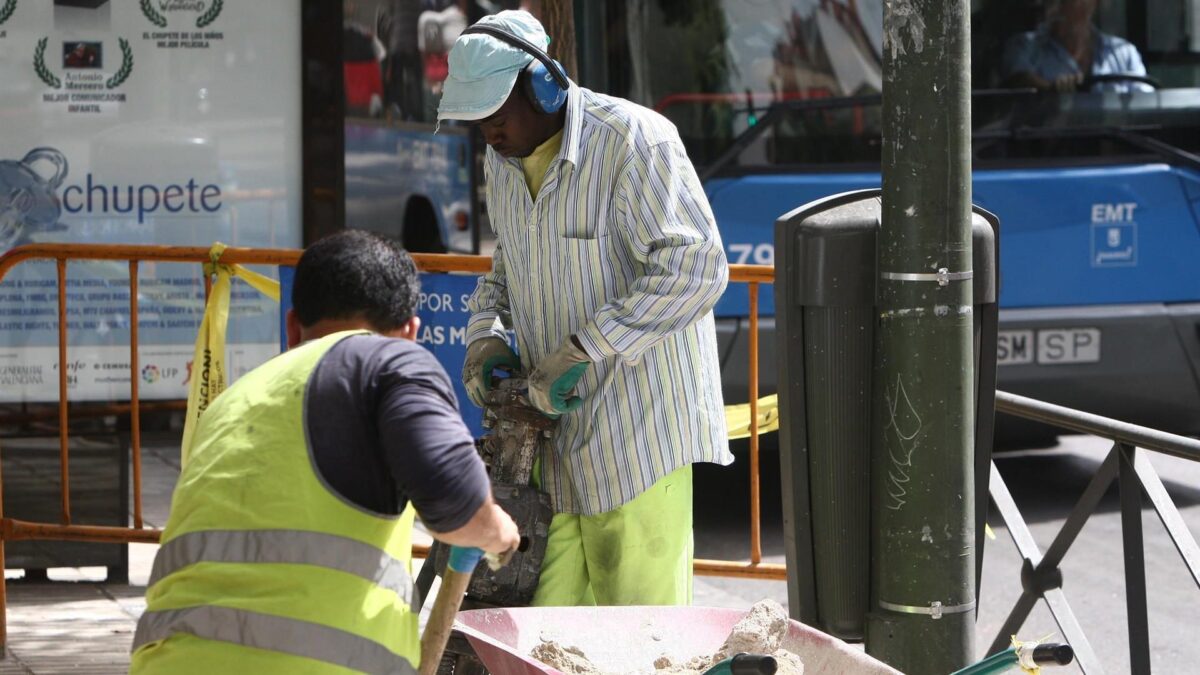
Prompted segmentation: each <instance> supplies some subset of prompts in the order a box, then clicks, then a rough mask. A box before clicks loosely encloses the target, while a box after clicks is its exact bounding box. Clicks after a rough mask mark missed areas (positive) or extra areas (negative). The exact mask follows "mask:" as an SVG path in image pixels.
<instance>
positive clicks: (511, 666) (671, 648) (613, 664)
mask: <svg viewBox="0 0 1200 675" xmlns="http://www.w3.org/2000/svg"><path fill="white" fill-rule="evenodd" d="M745 615H746V612H745V611H744V610H737V609H717V608H710V607H519V608H508V609H476V610H469V611H464V612H459V614H458V622H457V624H456V629H457V630H459V631H460V632H461V633H462V634H463V635H465V636H466V638H467V640H468V641H469V642H470V644H471V647H472V649H474V650H475V653H476V654H477V655H478V656H479V659H480V660H481V661H482V662H483V665H484V666H486V667H487V669H488V670H489V671H490V672H491V673H492V675H543V674H548V675H558V674H559V673H560V672H561V671H558V670H556V669H554V668H552V667H551V666H548V665H546V664H544V663H542V662H540V661H537V660H536V659H534V658H532V657H530V656H529V651H530V650H531V649H533V648H534V647H536V646H537V645H538V644H540V643H542V642H546V641H554V642H556V643H558V644H559V645H561V646H563V647H578V648H579V649H580V650H582V651H583V653H584V654H586V655H587V657H588V659H589V660H590V661H591V662H592V663H593V664H595V666H596V668H597V669H599V670H600V671H602V672H606V673H633V672H635V671H640V672H642V673H650V672H652V671H653V670H654V661H655V659H657V658H658V657H660V656H663V655H666V656H668V657H670V659H671V662H672V663H674V664H677V665H678V664H682V663H684V662H686V661H688V660H689V659H691V658H692V657H695V656H708V655H711V654H712V653H713V652H715V651H717V650H718V649H719V648H720V647H721V645H722V644H724V642H725V638H727V637H729V631H730V630H732V629H733V626H734V624H736V623H737V622H738V621H739V620H740V619H741V618H742V617H744V616H745ZM781 647H782V648H783V649H786V650H788V651H790V652H793V653H795V654H796V655H797V656H799V657H800V659H801V660H802V661H804V673H805V675H823V674H829V675H834V674H837V675H852V674H856V673H861V674H863V675H868V674H869V675H874V674H876V673H878V674H881V675H882V674H885V673H887V674H894V673H898V672H899V671H897V670H895V669H893V668H891V667H889V666H887V665H886V664H884V663H883V662H881V661H878V660H876V659H874V658H871V657H870V656H867V655H866V654H864V653H863V652H862V651H861V650H859V649H855V648H854V647H851V646H850V645H848V644H846V643H845V642H842V641H841V640H839V639H837V638H835V637H832V636H830V635H827V634H825V633H822V632H820V631H818V630H816V629H813V628H810V627H808V626H805V625H804V624H802V623H800V622H798V621H794V620H793V621H791V622H790V625H789V627H788V635H787V637H786V638H784V641H783V644H782V645H781Z"/></svg>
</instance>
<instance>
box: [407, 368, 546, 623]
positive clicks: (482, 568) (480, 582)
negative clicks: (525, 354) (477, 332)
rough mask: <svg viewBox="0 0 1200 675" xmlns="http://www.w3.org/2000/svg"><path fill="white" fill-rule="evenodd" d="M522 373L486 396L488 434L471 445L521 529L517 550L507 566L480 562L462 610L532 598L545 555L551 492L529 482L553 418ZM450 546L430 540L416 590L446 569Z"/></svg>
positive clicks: (424, 590) (517, 604) (519, 602)
mask: <svg viewBox="0 0 1200 675" xmlns="http://www.w3.org/2000/svg"><path fill="white" fill-rule="evenodd" d="M526 391H527V384H526V380H525V378H524V377H516V376H514V377H509V378H505V379H502V380H499V382H498V383H497V385H496V386H495V387H493V388H492V389H491V390H489V391H488V392H487V393H486V394H485V395H484V408H483V426H484V428H486V429H488V433H486V434H484V436H483V437H482V438H479V439H478V440H476V441H475V447H476V449H477V450H478V451H479V454H480V456H481V457H482V458H483V462H484V464H486V465H487V468H488V476H489V477H490V478H491V480H492V494H493V495H494V496H495V499H496V502H497V503H498V504H500V506H501V507H502V508H503V509H504V510H505V511H507V512H508V514H509V515H510V516H512V519H513V520H514V521H515V522H516V524H517V529H518V530H520V532H521V548H520V549H519V550H518V551H517V553H516V554H514V555H513V557H512V560H510V561H509V563H508V564H507V565H505V566H504V567H501V568H500V569H498V570H494V571H493V570H491V569H489V568H488V566H487V565H482V564H481V565H479V566H478V567H477V568H476V570H475V573H474V575H472V577H471V583H470V585H469V586H467V597H466V599H465V600H464V601H463V607H464V608H484V607H524V606H526V605H528V604H529V602H530V601H531V600H533V592H534V591H535V590H536V589H537V584H538V577H539V576H540V574H541V569H542V560H543V558H545V555H546V540H547V537H548V536H549V533H550V519H551V517H553V515H554V511H553V509H552V508H551V506H550V496H549V495H547V494H546V493H545V492H542V491H541V490H538V489H537V488H535V487H533V486H532V485H530V483H531V482H532V481H531V480H530V479H531V477H532V474H533V463H534V460H535V459H536V458H537V452H538V448H539V446H540V445H541V443H543V442H544V441H545V439H547V438H549V436H550V432H551V431H552V430H553V429H554V426H555V424H557V422H556V421H555V420H552V419H550V418H548V417H546V416H545V415H543V414H542V413H541V412H540V411H539V410H538V409H537V408H534V407H533V406H532V405H531V404H530V403H529V400H528V398H526ZM449 555H450V547H449V546H446V545H444V544H442V543H440V542H434V545H433V547H432V548H431V549H430V551H429V558H430V561H431V562H432V563H433V564H432V565H431V564H426V565H424V566H423V567H422V568H421V574H420V575H419V576H418V577H417V588H418V590H419V592H420V593H421V596H420V597H422V598H423V597H425V596H426V595H427V594H428V592H429V588H430V587H431V586H432V585H433V577H434V575H435V573H436V571H438V570H443V569H445V568H446V562H447V560H448V559H449Z"/></svg>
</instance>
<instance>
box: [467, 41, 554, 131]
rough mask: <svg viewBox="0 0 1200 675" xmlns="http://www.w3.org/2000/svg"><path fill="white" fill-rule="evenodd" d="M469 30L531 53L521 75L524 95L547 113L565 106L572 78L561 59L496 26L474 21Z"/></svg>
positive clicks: (534, 105)
mask: <svg viewBox="0 0 1200 675" xmlns="http://www.w3.org/2000/svg"><path fill="white" fill-rule="evenodd" d="M468 33H477V34H484V35H490V36H492V37H494V38H496V39H497V40H500V41H501V42H506V43H508V44H510V45H512V46H514V47H516V48H518V49H520V50H522V51H524V52H527V53H529V54H530V55H532V56H533V60H532V61H530V62H529V65H527V66H525V68H524V69H523V70H522V71H521V74H520V75H518V78H519V79H520V80H521V85H520V86H521V90H522V91H523V92H525V98H527V99H528V100H529V102H530V103H532V104H533V107H534V108H535V109H536V110H538V111H539V112H542V113H545V114H552V113H556V112H558V111H559V110H562V107H563V104H564V103H566V102H567V89H570V88H571V81H570V80H568V79H567V74H566V72H565V71H563V67H562V65H560V64H559V62H558V61H555V60H554V59H552V58H550V56H549V55H548V54H546V52H544V51H542V50H541V49H538V48H537V47H536V46H534V45H533V43H531V42H529V41H528V40H526V39H524V38H522V37H519V36H517V35H513V34H512V33H509V32H508V31H506V30H501V29H499V28H496V27H494V26H479V25H475V26H471V27H470V28H468V29H466V30H464V31H463V32H462V34H463V35H466V34H468Z"/></svg>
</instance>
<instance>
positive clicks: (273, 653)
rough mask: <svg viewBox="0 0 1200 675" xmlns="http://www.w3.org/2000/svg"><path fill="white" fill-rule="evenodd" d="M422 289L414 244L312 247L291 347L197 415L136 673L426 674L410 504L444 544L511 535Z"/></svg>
mask: <svg viewBox="0 0 1200 675" xmlns="http://www.w3.org/2000/svg"><path fill="white" fill-rule="evenodd" d="M417 295H418V281H417V275H416V270H415V267H414V265H413V261H412V258H410V257H409V255H408V254H407V253H406V252H405V251H404V250H403V249H401V248H399V247H398V246H396V245H394V244H392V243H391V242H389V241H387V240H385V239H382V238H380V237H377V236H375V235H372V234H369V233H366V232H361V231H349V230H348V231H343V232H340V233H337V234H335V235H332V236H330V237H327V238H326V239H323V240H321V241H319V242H317V243H316V244H314V245H313V246H311V247H309V249H308V250H306V251H305V252H304V255H303V256H302V257H301V259H300V263H299V265H298V266H297V267H296V276H295V287H294V290H293V293H292V302H293V306H294V309H293V310H291V311H290V312H289V313H288V316H287V333H288V344H289V346H290V347H291V349H289V350H288V351H287V352H286V353H284V354H281V355H279V356H277V357H275V358H274V359H272V360H270V361H268V362H267V363H265V364H263V365H262V366H259V367H258V368H256V369H254V370H253V371H251V372H250V373H248V374H247V375H245V376H243V377H242V378H241V379H239V380H238V381H237V382H236V383H235V384H234V385H233V386H232V387H230V388H229V389H228V390H227V391H225V393H223V394H221V396H220V397H219V398H218V399H217V400H216V401H215V402H214V403H213V404H212V405H211V406H210V407H209V408H208V410H206V411H205V412H204V413H203V415H202V416H201V417H200V421H199V424H198V426H197V430H196V436H195V442H194V444H193V447H192V449H191V453H190V456H189V459H188V463H187V465H186V466H185V467H184V468H183V472H182V473H181V475H180V477H179V483H178V484H177V485H176V487H175V494H174V497H173V498H172V502H171V514H170V518H169V519H168V521H167V526H166V529H165V530H164V531H163V537H162V547H161V548H160V549H159V551H158V555H157V556H156V557H155V559H154V569H153V572H152V574H151V578H150V587H149V588H148V589H147V592H146V612H145V613H144V614H143V615H142V617H141V620H140V621H139V622H138V627H137V634H136V635H135V636H134V640H133V650H134V651H133V663H132V668H131V672H132V673H172V674H177V673H235V672H236V673H346V672H352V671H353V672H357V671H363V672H371V673H411V672H415V671H416V667H417V664H418V663H419V662H420V642H419V638H418V635H417V611H416V608H417V607H419V606H420V603H419V600H420V599H419V598H416V597H414V588H413V578H412V576H411V570H410V566H411V565H410V563H411V549H412V541H411V538H412V525H413V516H414V510H415V511H418V512H420V514H421V519H422V521H423V522H424V524H425V525H426V526H427V527H428V528H429V529H430V530H431V531H432V532H433V536H434V537H435V538H437V539H439V540H441V541H444V542H446V543H449V544H453V545H458V546H475V547H479V548H481V549H483V550H485V551H489V552H494V553H504V552H507V551H510V550H513V549H515V548H516V546H517V544H518V541H519V534H518V532H517V527H516V525H515V524H514V523H513V521H512V519H511V518H510V517H509V516H508V514H506V513H505V512H504V511H503V510H501V509H500V507H499V506H497V505H496V504H495V503H494V502H493V500H492V496H491V488H490V484H489V481H488V477H487V474H486V471H485V469H484V465H483V463H482V461H481V460H480V458H479V456H478V454H476V452H475V448H474V443H473V441H472V438H471V436H470V434H469V432H468V431H467V429H466V427H465V426H464V425H463V423H462V419H461V417H460V416H459V412H458V406H457V402H456V401H455V397H454V394H453V390H452V388H451V384H450V380H449V378H448V377H447V376H446V373H445V371H444V370H442V368H441V366H440V365H439V364H438V363H437V361H436V360H435V359H434V358H433V356H432V355H430V353H429V352H427V351H426V350H424V349H423V348H422V347H420V346H419V345H417V344H416V343H415V342H413V341H412V339H413V337H414V336H415V335H416V332H417V328H418V319H417V317H416V316H415V312H416V307H417ZM397 338H402V339H397Z"/></svg>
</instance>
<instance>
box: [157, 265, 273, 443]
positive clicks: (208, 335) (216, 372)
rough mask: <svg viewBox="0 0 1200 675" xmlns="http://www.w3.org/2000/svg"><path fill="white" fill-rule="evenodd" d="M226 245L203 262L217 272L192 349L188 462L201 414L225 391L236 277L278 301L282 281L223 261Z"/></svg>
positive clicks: (186, 435) (186, 429) (207, 271)
mask: <svg viewBox="0 0 1200 675" xmlns="http://www.w3.org/2000/svg"><path fill="white" fill-rule="evenodd" d="M224 252H225V244H222V243H220V242H218V243H215V244H213V245H212V248H211V249H209V251H208V258H209V262H207V263H205V264H204V274H205V276H206V277H211V276H212V275H214V274H215V275H216V277H217V279H216V281H215V282H214V283H213V285H212V291H211V292H210V293H209V296H208V303H207V305H205V307H204V318H203V319H202V320H201V321H200V331H199V332H198V333H197V334H196V349H195V351H193V352H192V375H191V383H190V384H189V386H188V403H187V417H185V418H184V422H183V444H182V447H181V451H180V455H181V457H180V462H181V463H183V464H186V463H187V460H188V455H189V454H190V452H191V449H192V435H193V434H194V433H195V431H196V423H197V422H198V421H199V420H200V415H202V414H203V413H204V411H205V410H207V409H208V406H209V405H211V404H212V402H213V400H215V399H216V398H217V396H219V395H220V394H221V392H223V391H225V384H226V382H225V327H226V326H227V325H228V323H229V293H230V290H231V286H232V279H233V277H235V276H236V277H239V278H241V279H242V280H243V281H245V282H246V283H248V284H250V286H252V287H254V288H255V289H256V290H257V291H258V292H259V293H262V294H263V295H265V296H267V297H269V298H271V299H272V300H274V301H275V302H279V282H278V281H275V280H274V279H271V278H270V277H266V276H263V275H261V274H259V273H257V272H254V271H251V270H248V269H246V268H245V267H242V266H241V265H228V264H224V263H221V262H220V260H221V254H222V253H224Z"/></svg>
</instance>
